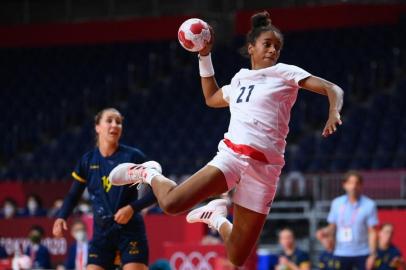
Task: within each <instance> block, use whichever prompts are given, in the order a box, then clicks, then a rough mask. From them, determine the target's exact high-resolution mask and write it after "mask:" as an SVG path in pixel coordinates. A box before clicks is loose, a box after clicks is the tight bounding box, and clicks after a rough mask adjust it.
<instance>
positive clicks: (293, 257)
mask: <svg viewBox="0 0 406 270" xmlns="http://www.w3.org/2000/svg"><path fill="white" fill-rule="evenodd" d="M279 244H280V245H281V247H282V252H281V254H280V255H279V262H278V265H277V266H276V269H277V270H310V259H309V255H308V254H307V253H306V252H304V251H302V250H300V249H298V248H297V247H296V242H295V235H294V234H293V231H292V230H291V229H283V230H281V231H280V232H279Z"/></svg>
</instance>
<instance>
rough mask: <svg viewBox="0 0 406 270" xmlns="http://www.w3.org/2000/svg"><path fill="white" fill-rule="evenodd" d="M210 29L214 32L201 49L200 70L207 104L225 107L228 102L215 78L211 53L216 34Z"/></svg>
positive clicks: (214, 106)
mask: <svg viewBox="0 0 406 270" xmlns="http://www.w3.org/2000/svg"><path fill="white" fill-rule="evenodd" d="M210 31H211V33H212V35H211V40H210V42H209V43H207V44H206V46H205V47H204V48H203V49H202V50H201V51H199V72H200V77H201V83H202V89H203V95H204V99H205V101H206V105H207V106H209V107H211V108H224V107H228V102H227V101H225V100H224V98H223V91H222V90H221V88H219V86H218V85H217V82H216V79H215V78H214V69H213V64H212V62H211V54H210V53H211V50H212V48H213V43H214V34H213V31H212V29H210Z"/></svg>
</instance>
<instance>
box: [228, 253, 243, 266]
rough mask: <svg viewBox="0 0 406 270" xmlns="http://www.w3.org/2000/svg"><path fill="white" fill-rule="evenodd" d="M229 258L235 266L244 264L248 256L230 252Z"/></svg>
mask: <svg viewBox="0 0 406 270" xmlns="http://www.w3.org/2000/svg"><path fill="white" fill-rule="evenodd" d="M228 259H229V260H230V262H231V263H232V264H233V265H234V266H237V267H240V266H242V265H243V264H244V262H245V260H246V259H247V258H246V257H244V256H241V255H240V254H228Z"/></svg>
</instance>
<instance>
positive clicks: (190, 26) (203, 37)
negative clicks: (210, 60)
mask: <svg viewBox="0 0 406 270" xmlns="http://www.w3.org/2000/svg"><path fill="white" fill-rule="evenodd" d="M210 39H211V33H210V27H209V25H208V24H207V23H206V22H205V21H203V20H200V19H196V18H192V19H189V20H186V21H185V22H183V23H182V25H181V26H180V27H179V30H178V40H179V43H180V45H182V47H183V48H185V49H186V50H188V51H190V52H198V51H200V50H202V49H203V48H204V47H205V46H206V43H208V42H210Z"/></svg>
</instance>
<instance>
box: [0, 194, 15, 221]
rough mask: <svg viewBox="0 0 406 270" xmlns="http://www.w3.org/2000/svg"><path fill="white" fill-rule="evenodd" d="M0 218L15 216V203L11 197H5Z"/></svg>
mask: <svg viewBox="0 0 406 270" xmlns="http://www.w3.org/2000/svg"><path fill="white" fill-rule="evenodd" d="M0 215H1V218H5V219H10V218H14V217H16V216H17V203H16V201H15V200H13V199H12V198H6V199H5V200H4V202H3V208H2V211H1V214H0Z"/></svg>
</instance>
